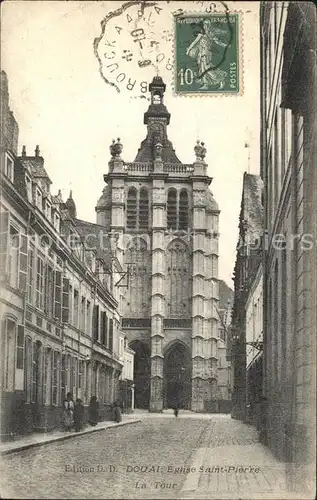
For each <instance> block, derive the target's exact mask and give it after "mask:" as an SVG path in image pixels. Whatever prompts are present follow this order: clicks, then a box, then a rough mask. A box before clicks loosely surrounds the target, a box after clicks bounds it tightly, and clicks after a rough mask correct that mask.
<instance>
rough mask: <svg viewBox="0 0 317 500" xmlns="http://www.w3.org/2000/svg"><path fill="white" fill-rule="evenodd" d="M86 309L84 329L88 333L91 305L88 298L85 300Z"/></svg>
mask: <svg viewBox="0 0 317 500" xmlns="http://www.w3.org/2000/svg"><path fill="white" fill-rule="evenodd" d="M86 309H87V314H86V331H87V332H88V334H89V333H90V329H91V306H90V302H89V300H87V302H86Z"/></svg>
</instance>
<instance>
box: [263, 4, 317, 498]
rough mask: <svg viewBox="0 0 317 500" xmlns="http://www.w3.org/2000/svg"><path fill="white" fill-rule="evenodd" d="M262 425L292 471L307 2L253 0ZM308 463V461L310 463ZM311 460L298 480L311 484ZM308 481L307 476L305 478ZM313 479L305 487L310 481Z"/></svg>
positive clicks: (305, 301) (300, 439)
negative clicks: (263, 235) (261, 220)
mask: <svg viewBox="0 0 317 500" xmlns="http://www.w3.org/2000/svg"><path fill="white" fill-rule="evenodd" d="M261 64H262V71H261V74H262V75H263V79H262V89H261V96H262V99H261V107H262V113H261V115H262V123H261V128H262V130H261V142H262V158H261V163H262V165H261V168H262V174H261V175H262V177H263V180H264V194H265V196H264V199H265V229H266V231H267V251H266V253H265V260H264V273H263V276H264V313H265V315H264V332H263V333H264V383H265V384H264V395H265V398H266V410H267V413H266V425H265V431H266V432H265V435H266V439H267V442H268V445H269V446H270V448H271V449H272V450H273V452H274V453H275V454H276V455H277V456H278V457H280V458H282V459H285V460H288V461H290V462H292V463H295V464H296V466H295V467H294V470H293V477H294V479H295V483H296V484H300V487H302V485H303V482H302V481H301V480H298V474H299V473H300V474H303V467H304V465H305V464H306V465H307V467H306V469H305V467H304V470H308V469H309V467H308V464H314V462H315V442H316V440H315V438H316V432H315V431H316V429H315V422H316V419H315V414H316V411H315V410H316V357H315V353H316V303H317V302H316V261H317V260H316V241H317V239H316V192H317V184H316V10H315V8H314V6H313V4H312V3H310V2H274V3H273V2H263V4H262V6H261ZM312 466H314V465H312ZM314 475H315V474H314V473H313V472H312V470H311V471H310V473H308V475H307V477H306V478H305V480H304V482H305V483H306V485H307V486H308V487H309V486H312V483H311V481H312V477H314ZM312 487H313V486H312ZM313 489H314V487H313Z"/></svg>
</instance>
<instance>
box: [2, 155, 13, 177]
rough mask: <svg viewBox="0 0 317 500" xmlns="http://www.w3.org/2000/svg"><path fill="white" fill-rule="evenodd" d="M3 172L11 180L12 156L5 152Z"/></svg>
mask: <svg viewBox="0 0 317 500" xmlns="http://www.w3.org/2000/svg"><path fill="white" fill-rule="evenodd" d="M4 174H5V175H6V176H7V177H8V178H9V179H10V181H11V182H13V178H14V163H13V160H12V158H10V156H9V155H7V154H6V156H5V163H4Z"/></svg>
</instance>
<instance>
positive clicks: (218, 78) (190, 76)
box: [174, 12, 240, 94]
mask: <svg viewBox="0 0 317 500" xmlns="http://www.w3.org/2000/svg"><path fill="white" fill-rule="evenodd" d="M239 30H240V14H239V13H228V12H221V13H216V12H214V13H210V14H208V13H204V14H203V13H202V14H199V15H197V14H183V15H181V16H175V75H174V78H175V91H176V93H178V94H239V92H240V66H239V44H240V42H239V40H240V38H239Z"/></svg>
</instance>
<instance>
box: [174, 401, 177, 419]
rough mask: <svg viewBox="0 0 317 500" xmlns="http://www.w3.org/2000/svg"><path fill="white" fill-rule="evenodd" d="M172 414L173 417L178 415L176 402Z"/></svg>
mask: <svg viewBox="0 0 317 500" xmlns="http://www.w3.org/2000/svg"><path fill="white" fill-rule="evenodd" d="M174 415H175V417H177V416H178V406H177V404H176V405H175V406H174Z"/></svg>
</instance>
